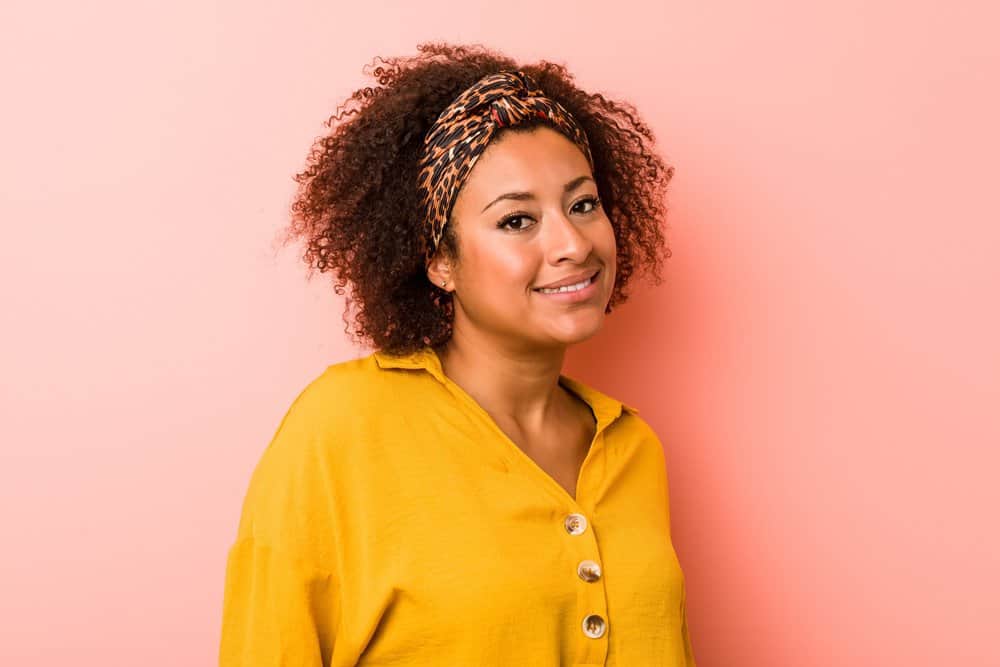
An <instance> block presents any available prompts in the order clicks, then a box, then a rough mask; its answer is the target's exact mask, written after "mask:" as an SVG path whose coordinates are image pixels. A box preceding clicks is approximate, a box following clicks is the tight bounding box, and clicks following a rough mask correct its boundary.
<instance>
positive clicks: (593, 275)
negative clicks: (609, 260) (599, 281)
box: [532, 269, 601, 292]
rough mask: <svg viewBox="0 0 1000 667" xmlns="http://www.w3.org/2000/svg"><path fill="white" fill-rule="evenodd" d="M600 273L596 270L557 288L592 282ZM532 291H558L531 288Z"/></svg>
mask: <svg viewBox="0 0 1000 667" xmlns="http://www.w3.org/2000/svg"><path fill="white" fill-rule="evenodd" d="M600 272H601V270H600V269H597V270H596V271H594V272H593V273H591V274H589V275H584V276H583V277H582V278H580V279H579V280H575V281H573V282H571V283H566V284H565V285H560V286H559V287H568V286H570V285H576V284H577V283H582V282H583V281H584V280H594V279H595V278H596V277H597V274H598V273H600ZM532 289H533V290H535V291H536V292H539V291H541V290H543V289H558V288H555V287H532Z"/></svg>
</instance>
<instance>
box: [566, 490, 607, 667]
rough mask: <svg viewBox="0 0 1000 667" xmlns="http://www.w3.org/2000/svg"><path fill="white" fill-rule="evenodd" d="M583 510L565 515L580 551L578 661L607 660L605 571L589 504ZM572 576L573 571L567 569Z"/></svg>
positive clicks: (577, 572) (568, 533) (570, 535)
mask: <svg viewBox="0 0 1000 667" xmlns="http://www.w3.org/2000/svg"><path fill="white" fill-rule="evenodd" d="M580 510H581V511H571V512H569V513H568V514H566V515H564V517H563V529H564V530H565V531H566V538H567V539H569V540H570V541H571V544H572V545H573V549H572V551H574V552H575V553H577V554H578V558H579V560H577V562H576V566H575V575H576V576H575V579H576V580H577V584H576V585H577V586H579V588H578V589H577V613H578V616H577V619H578V621H577V622H578V623H579V625H578V626H577V627H578V628H579V630H578V632H581V633H582V635H583V636H582V637H581V638H580V643H579V649H578V650H577V656H576V662H577V664H603V663H604V660H605V658H606V656H607V652H608V641H607V634H608V621H607V597H606V594H605V589H604V581H603V571H602V568H601V565H600V550H599V548H598V542H597V533H596V530H595V529H594V527H593V525H592V522H591V521H590V520H589V519H588V518H587V514H585V513H584V512H586V511H587V506H586V505H582V506H581V507H580ZM567 574H568V575H569V576H572V575H571V574H570V573H567Z"/></svg>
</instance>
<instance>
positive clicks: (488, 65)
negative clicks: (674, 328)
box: [284, 42, 674, 354]
mask: <svg viewBox="0 0 1000 667" xmlns="http://www.w3.org/2000/svg"><path fill="white" fill-rule="evenodd" d="M417 50H418V52H419V53H418V54H417V55H415V56H410V57H395V58H388V59H384V58H376V59H375V61H374V63H379V64H377V65H375V64H374V63H373V68H372V71H370V72H366V73H367V74H369V75H370V76H372V77H373V78H374V79H375V81H376V82H377V85H373V86H366V87H363V88H360V89H358V90H356V91H355V92H354V93H353V94H352V95H351V96H350V97H349V98H348V99H347V100H346V102H345V103H344V104H343V105H341V106H340V107H338V108H337V113H336V114H334V115H333V116H331V117H330V118H329V119H328V120H327V121H326V123H325V125H326V127H328V128H331V130H330V132H329V133H328V134H327V135H325V136H322V137H320V138H318V139H317V140H316V141H315V143H314V144H313V146H312V149H311V150H310V152H309V155H308V158H307V164H306V168H305V169H304V170H303V171H302V172H300V173H298V174H296V175H295V177H294V178H295V181H296V182H297V183H298V191H297V193H296V196H295V198H294V200H293V202H292V205H291V214H292V216H291V217H292V220H291V224H290V225H289V226H288V227H287V229H286V230H285V239H284V240H285V242H286V243H287V242H290V241H293V240H297V239H301V240H302V241H304V243H305V254H304V255H303V259H304V260H305V262H306V264H307V266H308V267H309V274H310V276H311V275H312V274H313V271H315V270H319V271H320V272H325V271H331V272H332V275H333V278H334V280H333V282H334V291H335V292H336V293H337V294H338V295H341V296H343V295H344V294H345V287H347V286H349V287H350V294H349V295H348V296H347V304H346V307H345V310H344V322H345V324H346V327H345V333H347V334H349V335H350V336H351V338H352V340H353V341H354V342H356V343H357V342H361V343H365V344H368V345H369V346H371V347H374V348H376V349H378V350H383V351H387V352H390V353H395V354H404V353H408V352H412V351H415V350H417V349H419V348H421V347H424V346H426V345H434V346H436V345H439V344H441V343H443V342H445V341H446V340H447V339H448V338H449V336H450V335H451V324H452V317H453V313H454V310H453V304H452V301H451V300H452V296H451V294H450V293H449V292H447V291H445V290H441V289H439V288H438V287H437V286H435V285H434V284H433V283H431V281H430V280H428V278H427V275H426V272H425V264H424V261H425V256H424V252H423V251H424V249H425V248H426V247H427V243H428V239H427V236H428V235H429V230H428V229H427V227H428V226H427V225H425V224H424V222H423V220H422V212H421V208H420V198H419V195H418V193H417V188H416V182H417V164H418V160H419V157H420V153H421V150H422V146H423V138H424V135H425V134H426V133H427V131H428V130H429V129H430V128H431V125H432V124H433V123H434V121H435V119H436V118H437V116H438V114H439V113H440V112H441V111H442V110H443V109H444V108H445V107H446V106H447V105H448V104H449V103H450V102H451V101H452V100H453V99H454V98H455V97H457V96H458V95H459V94H460V93H461V92H462V91H463V90H465V89H466V88H468V87H469V86H471V85H472V84H473V83H475V82H476V81H478V80H479V79H481V78H482V77H484V76H486V75H488V74H492V73H495V72H499V71H502V70H514V69H520V70H521V71H523V72H525V73H527V74H528V75H529V76H531V77H533V78H534V80H535V81H536V82H537V84H538V86H539V88H541V89H542V90H543V91H544V92H545V94H546V95H547V96H548V97H550V98H552V99H554V100H556V101H557V102H559V103H560V104H562V105H563V106H564V107H565V108H566V109H567V110H568V111H569V112H570V113H571V114H572V115H573V117H574V118H576V120H577V122H578V123H579V124H580V125H581V127H582V128H583V129H584V131H585V132H586V134H587V138H588V140H589V142H590V148H591V152H592V154H593V157H594V165H595V170H594V180H595V181H596V183H597V189H598V196H599V197H600V198H601V200H602V205H603V207H604V208H605V210H606V211H607V214H608V217H609V219H610V221H611V225H612V227H613V228H614V234H615V241H616V242H617V246H618V250H617V265H618V269H617V275H616V278H615V285H614V289H613V290H612V294H611V298H610V300H609V302H608V306H607V309H606V312H607V313H610V312H611V310H612V308H613V307H614V306H616V305H618V304H620V303H624V302H625V301H626V300H627V299H628V293H627V287H628V285H629V282H630V280H631V278H632V276H633V274H634V273H635V272H636V271H637V270H640V269H645V270H646V271H647V273H648V274H649V275H651V276H652V278H653V280H654V282H655V283H657V284H659V283H660V282H661V276H660V268H661V263H662V261H663V259H665V258H669V257H670V249H669V248H668V247H667V245H666V242H665V240H664V234H663V231H662V229H661V222H662V221H663V218H664V215H665V213H666V207H665V201H664V196H665V194H666V188H667V184H668V182H669V181H670V179H671V177H672V176H673V171H674V170H673V167H668V166H667V165H666V164H665V163H664V162H663V160H662V159H661V158H660V157H659V156H658V155H657V154H656V153H655V152H654V151H653V149H652V145H653V143H654V138H653V134H652V131H651V130H650V129H649V127H648V126H647V125H646V124H645V123H644V122H643V121H642V120H641V119H640V118H639V116H638V113H637V112H636V110H635V107H633V106H632V105H631V104H629V103H627V102H622V101H613V100H609V99H606V98H605V97H604V96H603V95H601V94H600V93H594V94H591V93H587V92H585V91H583V90H581V89H580V88H578V87H577V86H576V85H575V83H574V79H573V75H572V74H570V73H569V72H568V71H567V70H566V67H565V66H564V65H561V64H557V63H552V62H548V61H541V62H538V63H536V64H532V65H519V64H518V63H517V62H515V61H514V60H512V59H510V58H508V57H506V56H504V55H501V54H499V53H497V52H496V51H494V50H491V49H487V48H486V47H483V46H482V45H467V46H462V45H453V44H447V43H440V42H430V43H423V44H419V45H418V46H417ZM515 129H516V130H518V131H520V130H525V129H530V125H528V124H525V125H522V126H518V128H515ZM503 131H504V132H507V131H511V130H510V129H506V130H503ZM439 247H440V248H441V250H442V251H444V252H446V253H448V255H449V256H450V257H451V258H453V260H454V261H456V262H457V261H458V260H459V254H458V241H457V238H456V236H455V233H454V229H453V225H452V224H450V222H449V224H447V225H446V226H445V231H444V236H443V237H442V239H441V242H440V245H439ZM352 310H353V311H354V320H353V328H352V322H351V318H350V314H351V312H352Z"/></svg>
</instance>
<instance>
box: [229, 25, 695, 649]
mask: <svg viewBox="0 0 1000 667" xmlns="http://www.w3.org/2000/svg"><path fill="white" fill-rule="evenodd" d="M419 48H420V51H421V54H420V55H418V56H415V57H412V58H397V59H390V60H388V61H384V62H386V63H387V64H386V65H384V66H380V67H376V68H375V70H374V75H375V77H376V78H377V81H378V86H376V87H373V88H364V89H362V90H360V91H358V92H356V93H355V94H354V95H353V96H352V97H351V99H350V100H349V103H348V105H347V109H346V110H344V111H343V112H342V113H340V114H338V115H337V116H334V117H333V118H332V119H331V122H330V126H331V132H330V133H329V135H327V136H325V137H323V138H321V139H320V140H319V141H318V142H317V144H316V146H315V147H314V150H313V151H312V153H311V154H310V156H309V164H308V166H307V168H306V170H305V171H303V172H302V173H300V174H299V175H298V180H299V183H300V186H301V188H300V191H299V194H298V197H297V199H296V201H295V203H294V205H293V207H292V213H293V221H292V224H291V226H290V227H289V237H288V238H289V240H292V239H301V240H303V241H304V242H305V245H306V253H305V260H306V262H307V264H308V265H309V266H310V268H313V269H318V270H319V271H330V272H331V273H332V274H333V276H334V277H335V280H334V288H335V290H337V292H338V293H341V294H343V293H345V288H349V292H350V299H349V301H348V313H349V312H350V310H351V308H352V307H353V309H354V318H353V325H354V327H353V330H352V331H353V334H354V335H355V336H356V338H357V339H358V340H360V341H361V342H363V343H366V344H368V345H371V346H372V347H374V348H375V350H374V351H373V352H372V353H371V354H369V355H368V356H365V357H363V358H360V359H355V360H351V361H346V362H340V363H336V364H333V365H331V366H329V367H327V368H326V369H325V370H324V371H323V372H322V373H321V374H320V375H319V376H318V377H317V378H316V379H315V380H314V381H313V382H311V383H310V384H309V385H308V386H307V387H306V388H305V389H304V390H303V391H302V392H301V393H300V395H299V396H298V397H297V398H296V399H295V401H294V402H293V403H292V405H291V407H290V408H289V409H288V411H287V413H286V415H285V417H284V419H283V420H282V422H281V424H280V425H279V427H278V430H277V432H276V433H275V434H274V436H273V439H272V441H271V443H270V445H269V446H268V448H267V449H266V451H265V452H264V454H263V456H262V457H261V460H260V462H259V463H258V465H257V467H256V468H255V470H254V474H253V477H252V479H251V482H250V487H249V489H248V491H247V494H246V499H245V501H244V505H243V511H242V516H241V520H240V525H239V528H238V530H237V534H236V539H235V541H234V543H233V545H232V547H231V549H230V552H229V558H228V562H227V570H226V588H225V602H224V610H223V631H222V640H221V647H220V664H221V665H222V666H223V667H235V666H236V665H242V666H249V665H260V666H261V667H263V666H264V665H269V666H274V665H297V666H299V665H316V666H319V665H335V666H346V665H505V666H506V665H552V666H554V667H555V666H558V665H576V666H577V667H593V666H596V665H617V666H619V667H624V666H629V667H631V666H632V665H657V666H662V667H693V666H694V664H695V662H694V652H693V649H692V645H691V639H690V635H689V632H688V626H687V616H686V611H685V600H686V587H685V583H684V576H683V573H682V570H681V567H680V563H679V561H678V559H677V555H676V553H675V551H674V548H673V544H672V541H671V536H670V511H669V493H668V483H667V475H666V470H665V460H664V455H663V450H662V445H661V443H660V441H659V439H658V438H657V436H656V434H655V433H654V432H653V430H652V429H651V428H650V427H649V425H648V424H647V423H646V422H645V421H644V420H643V419H642V418H641V417H640V416H639V415H638V411H637V410H635V409H634V408H632V407H630V406H627V405H624V404H623V403H621V402H620V401H618V400H615V399H614V398H612V397H610V396H607V395H606V394H603V393H601V392H600V391H598V390H596V389H594V388H592V387H589V386H588V385H586V384H584V383H583V382H581V381H579V380H575V379H573V378H570V377H567V376H566V375H564V374H563V373H562V365H563V360H564V357H565V352H566V350H567V348H568V347H569V346H571V345H574V344H576V343H579V342H581V341H584V340H587V339H588V338H591V337H592V336H594V335H595V334H596V333H597V332H598V331H599V330H600V328H601V325H602V323H603V321H604V317H605V316H606V314H607V313H610V312H611V309H612V306H613V305H615V304H619V303H622V302H624V301H625V300H626V298H627V292H626V288H627V286H628V284H629V282H630V280H631V278H632V277H633V274H634V273H635V272H636V271H638V270H640V269H646V270H648V272H649V273H650V275H652V276H653V278H654V279H656V280H659V273H658V271H659V268H660V263H661V261H662V260H663V259H664V257H667V256H669V251H668V250H667V249H666V247H665V243H664V237H663V234H662V231H661V224H662V223H663V212H664V211H663V208H662V207H663V196H664V194H665V190H666V186H667V183H668V182H669V180H670V177H671V174H672V171H671V169H669V168H668V167H666V166H665V165H664V163H663V162H662V160H661V159H660V158H659V157H658V156H657V155H656V154H655V153H654V152H653V151H652V148H651V145H652V135H651V133H650V131H649V129H648V128H647V127H646V126H645V125H644V124H643V123H642V121H641V120H639V118H638V115H637V113H636V112H635V110H634V109H633V108H632V107H631V106H630V105H628V104H626V103H623V102H614V101H611V100H608V99H606V98H605V97H603V96H602V95H600V94H590V93H587V92H584V91H583V90H581V89H579V88H577V87H576V85H575V84H574V83H573V79H572V77H571V75H570V74H569V73H568V72H567V71H566V69H565V68H564V67H562V66H560V65H555V64H552V63H549V62H541V63H538V64H535V65H525V66H519V65H518V64H517V63H515V62H514V61H512V60H510V59H509V58H506V57H504V56H501V55H499V54H496V53H493V52H491V51H487V50H485V49H482V48H471V47H459V46H450V45H442V44H425V45H421V47H419ZM349 321H350V320H349Z"/></svg>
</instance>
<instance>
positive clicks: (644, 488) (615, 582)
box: [342, 428, 681, 665]
mask: <svg viewBox="0 0 1000 667" xmlns="http://www.w3.org/2000/svg"><path fill="white" fill-rule="evenodd" d="M427 436H432V437H431V440H424V437H427ZM433 436H436V437H446V438H447V439H446V440H436V439H434V437H433ZM490 437H493V436H492V435H491V434H488V433H483V432H479V433H478V437H476V432H472V433H469V432H464V431H462V430H461V429H453V428H445V429H443V430H442V429H440V428H439V429H437V430H436V431H430V432H429V431H424V432H423V433H422V437H420V438H414V440H413V441H414V442H417V443H419V444H421V445H422V446H423V448H422V450H421V452H422V453H421V456H419V457H412V456H409V455H397V456H395V457H390V458H389V459H386V458H385V455H386V452H384V451H383V452H381V453H379V455H377V456H373V457H372V458H371V461H369V462H367V463H365V465H362V466H360V467H359V468H358V469H357V472H358V473H359V475H361V474H363V475H364V476H365V477H369V478H370V477H371V475H369V474H368V473H363V472H362V471H363V470H364V468H365V467H366V466H369V465H370V466H375V465H378V466H379V468H380V470H381V474H382V479H383V481H386V480H391V484H379V485H377V486H374V487H372V488H370V489H368V490H367V492H366V493H363V494H362V497H361V498H359V502H358V503H357V505H356V508H357V509H358V510H359V511H358V512H357V513H356V514H355V515H354V516H353V521H354V523H353V530H351V531H350V535H349V536H348V535H345V538H344V544H343V545H342V548H343V549H344V550H345V553H344V560H345V563H346V564H348V566H350V567H351V569H352V571H354V572H356V573H359V575H360V576H356V577H354V578H353V579H348V580H346V581H345V590H344V592H345V594H346V595H347V596H348V598H353V599H354V601H356V602H357V605H356V606H353V607H352V608H353V609H357V610H361V611H360V613H361V614H362V615H366V616H367V618H366V620H365V621H364V622H361V623H360V625H361V626H364V627H368V628H369V629H371V628H374V631H373V632H372V634H371V637H370V639H369V640H368V642H367V644H366V646H365V651H364V660H363V661H361V662H360V663H359V664H371V665H377V664H394V661H399V660H403V659H404V657H405V653H406V651H407V650H412V647H413V646H422V647H425V648H427V649H428V650H431V651H435V652H437V655H438V656H439V659H440V660H443V661H445V662H442V663H440V664H446V663H447V660H448V659H449V658H448V656H447V651H451V650H456V642H455V638H456V637H464V638H465V639H466V641H463V642H459V645H461V646H464V647H465V648H466V649H467V648H468V647H470V646H483V647H490V648H489V650H490V651H492V652H493V657H492V658H491V656H490V655H484V656H482V658H483V659H484V660H486V661H487V662H488V661H489V660H490V659H493V660H494V661H495V656H496V655H499V654H503V653H504V651H509V652H510V653H509V655H510V656H511V659H512V660H514V659H516V658H515V656H517V655H522V656H523V655H524V654H523V653H519V652H523V651H524V650H525V649H526V647H532V646H534V649H533V650H534V653H533V655H536V656H537V655H540V653H539V652H543V653H544V651H551V652H553V655H551V656H549V658H550V660H549V661H548V662H546V664H591V663H592V664H604V660H605V658H606V657H607V655H608V653H609V651H610V650H611V646H612V644H611V641H612V638H613V637H614V636H615V632H616V628H617V625H616V624H618V623H621V624H623V625H629V626H631V627H632V630H635V629H636V628H635V624H636V619H635V618H634V617H633V614H634V611H633V610H635V609H642V610H644V613H645V614H646V618H647V621H648V620H652V621H653V623H654V624H655V623H656V622H657V621H656V619H655V614H657V613H659V614H662V615H664V616H666V615H669V614H671V613H672V610H673V608H674V607H675V606H677V602H678V601H679V595H680V586H681V575H680V570H679V567H678V565H677V561H676V556H675V554H674V552H673V548H672V545H671V543H670V538H669V533H668V526H667V522H666V506H665V497H664V496H663V495H662V489H661V488H660V487H659V485H658V481H657V476H656V474H655V471H651V470H649V469H648V468H647V467H645V466H644V465H642V462H641V459H640V458H638V457H635V456H628V455H625V456H622V455H621V452H615V451H612V448H611V447H609V445H608V443H607V442H605V441H604V440H603V437H598V438H597V439H596V440H595V442H594V445H593V447H594V449H593V451H591V452H590V453H589V460H588V461H586V462H585V464H584V465H583V466H582V467H581V468H580V471H579V481H580V484H579V493H578V495H577V497H576V498H574V497H572V496H571V495H570V494H569V493H567V492H566V491H565V489H561V488H559V487H558V485H557V484H555V483H554V482H553V481H552V480H551V479H550V480H549V481H548V482H546V480H545V479H544V477H543V476H544V475H545V474H546V473H545V471H544V470H542V469H541V468H540V467H538V466H537V464H535V465H536V469H533V468H532V463H531V460H530V459H529V458H528V457H524V458H518V457H517V456H513V455H511V453H505V452H503V449H502V448H503V447H504V446H506V445H509V444H510V443H506V444H505V443H502V442H499V443H498V442H496V441H488V440H487V439H488V438H490ZM398 444H399V443H397V446H398ZM404 444H405V443H404ZM626 453H627V452H626ZM379 461H380V463H377V462H379ZM387 461H388V462H387ZM358 535H361V536H363V538H362V539H360V540H359V539H358V537H357V536H358ZM372 600H375V601H377V604H372V603H371V601H372ZM345 602H346V603H347V604H351V599H348V600H346V601H345ZM651 611H652V612H653V615H650V612H651ZM359 621H360V619H359ZM407 647H411V649H408V648H407ZM602 656H603V657H602ZM451 659H453V660H459V661H461V660H468V656H467V655H466V656H458V655H455V656H452V657H451ZM396 664H405V663H402V662H397V663H396ZM448 664H450V663H448ZM455 664H458V663H455Z"/></svg>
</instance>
